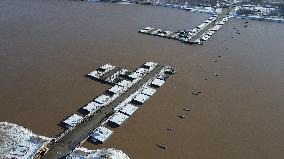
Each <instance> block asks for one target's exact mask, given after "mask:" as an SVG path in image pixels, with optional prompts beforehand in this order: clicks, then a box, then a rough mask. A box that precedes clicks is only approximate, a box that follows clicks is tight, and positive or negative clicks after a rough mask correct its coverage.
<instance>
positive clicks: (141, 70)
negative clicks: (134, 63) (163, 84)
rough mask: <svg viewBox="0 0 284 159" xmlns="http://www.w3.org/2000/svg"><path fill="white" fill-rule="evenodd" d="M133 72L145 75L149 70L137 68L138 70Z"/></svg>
mask: <svg viewBox="0 0 284 159" xmlns="http://www.w3.org/2000/svg"><path fill="white" fill-rule="evenodd" d="M135 72H137V73H140V74H142V75H144V74H146V73H147V72H149V70H148V69H145V68H139V69H137V70H136V71H135Z"/></svg>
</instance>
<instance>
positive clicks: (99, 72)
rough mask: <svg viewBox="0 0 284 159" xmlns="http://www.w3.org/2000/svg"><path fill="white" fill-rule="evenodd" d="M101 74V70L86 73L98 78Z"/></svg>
mask: <svg viewBox="0 0 284 159" xmlns="http://www.w3.org/2000/svg"><path fill="white" fill-rule="evenodd" d="M103 74H104V72H101V71H93V72H91V73H89V74H88V75H89V76H91V77H94V78H97V79H99V78H100V77H101V76H102V75H103Z"/></svg>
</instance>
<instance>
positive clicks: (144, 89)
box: [141, 87, 156, 96]
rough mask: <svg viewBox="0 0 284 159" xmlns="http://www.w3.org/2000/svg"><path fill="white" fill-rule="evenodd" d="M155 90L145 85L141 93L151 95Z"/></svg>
mask: <svg viewBox="0 0 284 159" xmlns="http://www.w3.org/2000/svg"><path fill="white" fill-rule="evenodd" d="M155 92H156V90H155V89H154V88H151V87H145V88H143V90H142V91H141V93H143V94H145V95H147V96H152V95H154V93H155Z"/></svg>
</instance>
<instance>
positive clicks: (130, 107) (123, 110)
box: [119, 104, 138, 116]
mask: <svg viewBox="0 0 284 159" xmlns="http://www.w3.org/2000/svg"><path fill="white" fill-rule="evenodd" d="M137 109H138V107H135V106H134V105H132V104H127V105H125V106H123V107H122V108H121V109H120V110H119V111H120V112H121V113H124V114H126V115H129V116H131V115H132V114H133V113H134V112H135V111H136V110H137Z"/></svg>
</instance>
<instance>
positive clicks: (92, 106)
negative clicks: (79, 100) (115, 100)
mask: <svg viewBox="0 0 284 159" xmlns="http://www.w3.org/2000/svg"><path fill="white" fill-rule="evenodd" d="M102 106H103V104H100V103H97V102H90V103H89V104H88V105H86V106H85V107H83V109H84V110H86V111H88V112H94V111H96V110H98V109H100V108H101V107H102Z"/></svg>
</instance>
